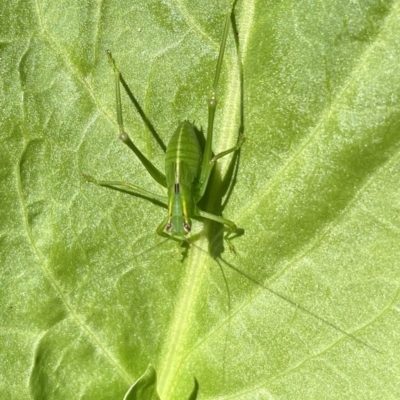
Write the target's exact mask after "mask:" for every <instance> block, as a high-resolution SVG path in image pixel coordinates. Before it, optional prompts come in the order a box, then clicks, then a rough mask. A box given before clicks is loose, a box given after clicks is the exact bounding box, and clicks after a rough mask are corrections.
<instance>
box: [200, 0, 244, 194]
mask: <svg viewBox="0 0 400 400" xmlns="http://www.w3.org/2000/svg"><path fill="white" fill-rule="evenodd" d="M235 4H236V1H235V2H234V3H233V7H232V9H231V10H230V11H229V12H228V13H227V15H226V18H225V26H224V33H223V36H222V41H221V46H220V50H219V55H218V61H217V67H216V71H215V76H214V82H213V87H212V90H211V95H210V98H209V100H208V124H207V139H206V145H205V149H204V154H203V161H202V168H201V175H200V179H199V187H198V191H197V198H198V199H201V198H202V197H203V195H204V193H205V191H206V188H207V184H208V180H209V178H210V175H211V172H212V169H213V167H214V165H215V163H216V161H217V160H218V159H220V158H222V157H224V156H226V155H228V154H230V153H233V152H235V151H237V150H239V149H240V147H241V146H242V144H243V143H244V140H245V138H244V136H243V134H242V132H243V130H242V129H240V131H239V137H238V140H237V143H236V145H235V146H233V147H232V148H230V149H228V150H225V151H223V152H221V153H219V154H217V155H215V156H213V154H212V142H213V131H214V119H215V112H216V108H217V104H218V98H217V90H218V83H219V78H220V75H221V69H222V61H223V58H224V54H225V48H226V42H227V38H228V33H229V28H230V26H231V24H234V23H235V19H234V18H232V16H233V14H234V13H233V11H234V7H235ZM232 29H233V33H234V34H237V29H236V26H233V27H232ZM235 43H237V42H236V39H235ZM237 50H238V49H237ZM238 58H239V57H238ZM239 62H240V60H239ZM241 122H242V121H241Z"/></svg>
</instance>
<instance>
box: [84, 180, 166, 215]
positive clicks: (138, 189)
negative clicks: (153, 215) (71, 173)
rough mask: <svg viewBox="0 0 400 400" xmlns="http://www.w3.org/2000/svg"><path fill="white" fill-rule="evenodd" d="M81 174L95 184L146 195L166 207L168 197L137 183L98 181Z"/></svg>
mask: <svg viewBox="0 0 400 400" xmlns="http://www.w3.org/2000/svg"><path fill="white" fill-rule="evenodd" d="M82 175H83V177H84V178H85V179H86V180H87V181H89V182H92V183H95V184H96V185H99V186H106V187H109V188H112V189H116V190H118V189H119V190H125V191H127V192H130V193H132V194H133V195H139V196H143V197H147V198H148V199H150V200H154V201H157V202H159V203H161V204H162V205H164V206H165V207H168V205H167V203H168V199H167V198H166V197H165V196H160V195H158V194H155V193H152V192H149V191H148V190H146V189H142V188H141V187H139V186H137V185H133V184H131V183H126V182H120V181H99V180H97V179H95V178H93V177H92V176H90V175H86V174H82Z"/></svg>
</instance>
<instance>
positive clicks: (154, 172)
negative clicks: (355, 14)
mask: <svg viewBox="0 0 400 400" xmlns="http://www.w3.org/2000/svg"><path fill="white" fill-rule="evenodd" d="M232 12H233V11H232V10H231V11H229V12H228V13H227V15H226V18H225V26H224V32H223V36H222V41H221V45H220V49H219V55H218V61H217V67H216V71H215V76H214V83H213V86H212V90H211V95H210V98H209V100H208V126H207V136H206V143H205V148H204V154H203V155H202V150H201V147H200V144H199V141H198V138H197V134H196V129H195V126H194V125H193V124H192V123H191V122H188V121H183V122H181V123H180V124H179V125H178V128H177V129H176V131H175V133H174V134H173V135H172V137H171V139H170V141H169V144H168V146H167V149H166V153H165V173H164V174H163V173H162V172H161V171H159V170H158V169H157V168H156V167H155V166H154V165H153V163H152V162H151V161H150V160H149V159H148V158H146V157H145V156H144V155H143V154H142V153H141V152H140V151H139V149H138V148H137V147H136V146H135V145H134V144H133V142H132V141H131V140H130V138H129V136H128V134H127V133H126V131H125V127H124V123H123V117H122V101H121V90H120V86H121V82H122V83H124V81H123V78H122V76H121V73H120V71H119V70H118V68H117V66H116V63H115V60H114V59H113V57H112V55H111V53H110V52H109V51H107V56H108V59H109V61H110V63H111V65H112V67H113V70H114V75H115V87H116V102H117V120H118V125H119V137H120V139H121V140H122V141H123V142H124V143H125V144H126V145H128V146H129V147H130V148H131V149H132V150H133V151H134V153H135V154H136V156H137V157H138V158H139V159H140V161H141V162H142V164H143V165H144V167H145V168H146V169H147V171H148V172H149V174H150V175H151V176H152V177H153V179H154V180H155V181H157V182H158V183H159V184H160V185H162V186H163V187H165V188H167V192H168V197H164V196H160V195H157V194H154V193H151V192H149V191H147V190H145V189H142V188H141V187H139V186H137V185H133V184H129V183H125V182H115V181H101V180H97V179H94V178H92V177H90V176H86V178H87V179H88V180H90V181H92V182H94V183H96V184H98V185H101V186H107V187H111V188H114V189H122V190H126V191H129V192H132V193H133V194H135V195H139V196H144V197H147V198H149V199H151V200H154V201H157V202H159V203H162V204H163V205H164V206H166V207H167V209H168V214H167V216H166V217H165V218H164V220H163V221H162V222H161V223H160V224H159V226H158V228H157V233H158V234H159V235H161V236H165V237H168V238H172V239H174V240H177V241H179V242H184V241H188V240H187V239H186V236H187V234H188V233H189V232H190V231H191V227H192V218H205V219H208V220H212V221H216V222H218V223H221V224H223V225H225V226H226V233H225V235H224V238H225V240H226V241H227V243H228V244H229V247H230V249H231V250H233V249H234V248H233V245H232V243H231V241H230V237H231V234H233V233H234V232H235V231H236V230H237V227H236V225H235V223H234V222H233V221H231V220H229V219H226V218H224V217H222V216H219V215H215V214H211V213H208V212H206V211H203V210H201V209H200V208H199V206H198V204H197V203H198V202H199V201H200V200H201V199H202V197H203V195H204V193H205V191H206V188H207V185H208V181H209V178H210V174H211V172H212V169H213V167H214V165H215V163H216V161H217V160H218V159H220V158H221V157H224V156H226V155H228V154H230V153H233V152H235V151H237V150H239V149H240V147H241V146H242V144H243V142H244V139H245V138H244V136H243V135H242V134H239V136H238V140H237V143H236V145H235V146H234V147H232V148H230V149H228V150H225V151H223V152H221V153H218V154H216V155H214V156H213V152H212V141H213V128H214V117H215V111H216V108H217V88H218V81H219V78H220V74H221V69H222V61H223V57H224V53H225V47H226V41H227V37H228V33H229V28H230V24H231V22H230V18H231V14H232Z"/></svg>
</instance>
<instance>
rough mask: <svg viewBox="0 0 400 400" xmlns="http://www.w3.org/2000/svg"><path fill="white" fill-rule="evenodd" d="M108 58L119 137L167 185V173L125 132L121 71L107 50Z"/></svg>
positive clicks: (152, 173) (158, 179)
mask: <svg viewBox="0 0 400 400" xmlns="http://www.w3.org/2000/svg"><path fill="white" fill-rule="evenodd" d="M106 53H107V56H108V60H109V62H110V64H111V66H112V67H113V70H114V75H115V94H116V101H117V121H118V126H119V138H120V139H121V140H122V141H123V142H124V143H125V144H126V145H127V146H128V147H129V148H130V149H131V150H132V151H133V152H134V153H135V155H136V157H137V158H139V160H140V161H141V163H142V164H143V165H144V167H145V168H146V169H147V171H148V172H149V174H150V175H151V176H152V177H153V178H154V180H155V181H156V182H158V183H159V184H160V185H162V186H164V187H167V181H166V178H165V175H164V174H163V173H162V172H161V171H159V170H158V169H157V168H156V167H155V166H154V164H153V163H152V162H151V161H150V160H149V159H148V158H147V157H145V156H144V155H143V153H142V152H141V151H140V150H139V149H138V148H137V147H136V146H135V144H134V143H133V142H132V140H131V139H130V138H129V136H128V134H127V133H126V132H125V127H124V121H123V117H122V102H121V89H120V87H121V82H120V81H121V72H120V71H119V70H118V68H117V66H116V64H115V60H114V59H113V57H112V55H111V53H110V52H109V51H107V52H106Z"/></svg>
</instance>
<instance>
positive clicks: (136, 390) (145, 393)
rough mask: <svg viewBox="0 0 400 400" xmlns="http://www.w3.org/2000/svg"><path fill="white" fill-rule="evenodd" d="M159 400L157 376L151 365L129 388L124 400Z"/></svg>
mask: <svg viewBox="0 0 400 400" xmlns="http://www.w3.org/2000/svg"><path fill="white" fill-rule="evenodd" d="M138 399H143V400H159V399H160V397H159V396H158V394H157V374H156V371H155V369H154V367H153V366H152V365H149V366H148V367H147V369H146V372H145V373H144V374H143V375H142V376H141V377H140V378H139V379H138V380H137V381H136V382H135V383H134V384H133V385H132V386H131V387H130V388H129V390H128V392H127V393H126V394H125V396H124V400H138Z"/></svg>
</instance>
